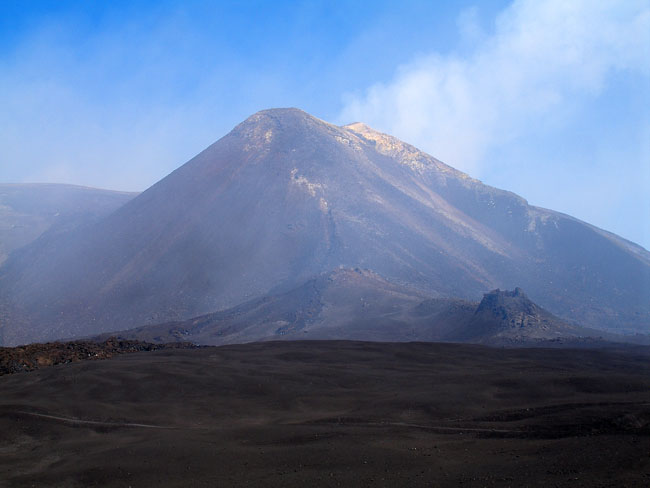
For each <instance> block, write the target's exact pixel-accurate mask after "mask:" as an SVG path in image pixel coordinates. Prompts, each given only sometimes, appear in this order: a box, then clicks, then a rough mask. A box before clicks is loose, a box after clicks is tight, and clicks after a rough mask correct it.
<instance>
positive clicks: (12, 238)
mask: <svg viewBox="0 0 650 488" xmlns="http://www.w3.org/2000/svg"><path fill="white" fill-rule="evenodd" d="M136 195H137V193H130V192H121V191H110V190H100V189H97V188H88V187H84V186H75V185H62V184H44V183H43V184H7V183H0V263H2V262H3V261H5V260H6V259H7V256H8V255H9V253H10V252H11V251H13V250H14V249H18V248H20V247H22V246H25V245H27V244H29V243H30V242H32V241H34V240H35V239H37V238H38V237H39V236H40V235H41V234H43V232H45V231H47V230H48V229H50V228H51V227H56V228H58V230H63V229H67V228H70V227H72V226H76V225H80V224H83V223H87V222H89V221H92V220H95V219H97V218H99V217H104V216H106V215H108V214H109V213H111V212H112V211H114V210H116V209H117V208H119V207H121V206H122V205H124V204H125V203H126V202H128V201H129V200H130V199H131V198H133V197H135V196H136Z"/></svg>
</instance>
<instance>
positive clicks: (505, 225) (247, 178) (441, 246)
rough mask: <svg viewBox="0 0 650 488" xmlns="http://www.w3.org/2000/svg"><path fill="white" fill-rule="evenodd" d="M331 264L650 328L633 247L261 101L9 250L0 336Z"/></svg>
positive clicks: (119, 320)
mask: <svg viewBox="0 0 650 488" xmlns="http://www.w3.org/2000/svg"><path fill="white" fill-rule="evenodd" d="M46 234H47V233H46ZM341 266H343V267H347V268H355V267H360V268H363V269H369V270H372V271H373V272H376V273H377V274H379V275H381V276H383V277H385V278H386V279H388V280H390V281H391V282H392V283H394V284H396V285H397V286H407V287H409V288H411V289H415V290H418V291H419V293H422V294H424V295H427V296H430V297H434V298H435V297H453V298H460V299H467V300H477V299H479V297H480V296H481V295H482V294H483V293H484V292H486V291H487V290H493V289H497V288H501V289H513V288H515V287H517V286H519V287H522V288H523V289H525V290H526V292H527V293H528V295H529V296H530V297H531V299H532V300H534V301H535V302H536V303H538V304H539V305H540V306H542V307H543V308H545V309H547V310H548V311H549V312H551V313H553V314H555V315H557V316H558V317H560V318H562V319H564V320H567V321H569V322H573V323H579V324H581V325H585V326H588V327H597V328H601V329H604V330H609V331H619V332H635V331H638V332H650V253H648V251H646V250H645V249H643V248H642V247H641V246H638V245H636V244H634V243H631V242H630V241H627V240H625V239H622V238H620V237H618V236H616V235H614V234H612V233H609V232H607V231H604V230H601V229H598V228H596V227H594V226H592V225H589V224H586V223H584V222H581V221H579V220H578V219H575V218H573V217H570V216H567V215H564V214H561V213H558V212H554V211H551V210H546V209H542V208H539V207H534V206H531V205H528V203H527V202H526V200H524V199H523V198H521V197H519V196H518V195H515V194H514V193H511V192H507V191H503V190H499V189H496V188H493V187H490V186H487V185H484V184H483V183H481V182H480V181H478V180H475V179H473V178H471V177H469V176H468V175H466V174H465V173H462V172H460V171H458V170H456V169H454V168H452V167H451V166H448V165H446V164H444V163H442V162H440V161H438V160H437V159H435V158H433V157H432V156H429V155H428V154H426V153H423V152H422V151H419V150H418V149H416V148H415V147H413V146H411V145H409V144H406V143H404V142H402V141H400V140H398V139H396V138H394V137H392V136H390V135H387V134H383V133H380V132H377V131H375V130H373V129H371V128H370V127H368V126H366V125H364V124H361V123H354V124H350V125H346V126H343V127H338V126H335V125H332V124H329V123H327V122H324V121H322V120H319V119H317V118H315V117H312V116H310V115H309V114H307V113H305V112H303V111H301V110H298V109H271V110H264V111H261V112H258V113H256V114H254V115H252V116H251V117H249V118H248V119H246V120H245V121H244V122H242V123H241V124H239V125H237V126H236V127H235V128H234V129H233V130H232V131H231V132H230V133H229V134H227V135H226V136H224V137H223V138H221V139H220V140H219V141H217V142H216V143H214V144H213V145H211V146H210V147H208V148H207V149H206V150H204V151H203V152H201V153H200V154H199V155H197V156H196V157H195V158H193V159H192V160H190V161H189V162H188V163H186V164H185V165H183V166H181V167H180V168H178V169H177V170H175V171H174V172H172V173H171V174H170V175H168V176H167V177H165V178H163V179H162V180H161V181H159V182H158V183H156V184H155V185H153V186H152V187H150V188H149V189H148V190H146V191H145V192H143V193H141V194H140V195H138V196H137V197H135V198H133V199H132V200H130V201H129V202H128V203H126V204H125V205H123V206H122V207H120V208H119V209H117V210H116V211H114V212H112V213H110V214H108V215H106V216H104V217H102V218H100V219H98V220H97V221H95V222H93V223H92V224H91V225H88V226H83V227H79V228H74V229H71V230H70V231H69V232H63V233H57V234H56V235H43V236H42V237H41V238H39V239H37V240H36V241H34V242H33V243H31V244H30V245H29V246H26V247H24V248H22V249H21V250H20V252H19V253H14V254H13V255H12V256H11V257H10V258H9V259H8V260H7V261H6V262H5V263H4V264H3V265H2V266H1V267H0V313H1V314H2V317H3V320H2V325H0V340H1V341H2V344H5V345H10V344H18V343H21V342H31V341H40V340H50V339H56V338H63V337H66V338H68V337H79V336H87V335H91V334H98V333H102V332H107V331H110V330H120V329H127V328H131V327H137V326H142V325H146V324H153V323H160V322H165V321H173V320H184V319H189V318H191V317H195V316H199V315H202V314H206V313H210V312H214V311H216V310H222V309H225V308H229V307H233V306H236V305H238V304H240V303H243V302H245V301H248V300H250V299H252V298H255V297H259V296H263V295H265V294H268V293H269V292H270V291H272V290H288V289H290V288H292V287H296V286H299V285H300V284H302V283H305V282H307V281H308V280H310V279H312V278H313V277H314V276H317V275H319V274H321V273H324V272H328V271H331V270H333V269H336V268H337V267H341Z"/></svg>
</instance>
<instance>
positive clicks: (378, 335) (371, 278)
mask: <svg viewBox="0 0 650 488" xmlns="http://www.w3.org/2000/svg"><path fill="white" fill-rule="evenodd" d="M609 336H610V337H608V339H610V340H614V341H616V340H619V341H620V340H623V339H624V338H622V337H615V336H614V335H613V334H610V335H609ZM111 337H114V338H117V339H121V340H139V341H146V342H157V343H168V342H174V341H176V342H185V341H189V342H192V343H195V344H200V345H223V344H237V343H245V342H254V341H269V340H304V339H319V340H323V339H352V340H374V341H385V342H391V341H392V342H412V341H427V342H432V341H433V342H438V341H446V342H471V343H482V344H492V345H510V346H530V345H540V344H541V345H549V344H554V343H549V342H548V341H554V342H556V343H557V345H561V346H564V347H566V345H567V344H568V345H581V344H582V343H585V341H586V345H594V344H596V343H597V342H598V341H594V340H593V339H594V338H598V337H599V333H598V332H597V331H594V330H588V329H585V328H581V327H577V326H574V325H570V324H567V323H566V322H564V321H563V320H561V319H559V318H557V317H555V316H554V315H552V314H550V313H549V312H547V311H546V310H544V309H543V308H540V307H539V306H537V305H536V304H535V303H533V302H532V301H530V299H528V297H527V296H526V295H525V294H524V292H523V291H522V290H521V289H519V288H517V289H515V291H513V292H510V291H501V290H494V291H491V292H489V293H486V294H485V295H484V296H483V300H482V301H481V302H480V303H475V302H469V301H466V300H459V299H451V298H429V299H427V298H426V297H424V296H423V295H422V294H421V293H419V292H417V291H416V290H413V289H409V288H406V287H398V286H396V285H394V284H392V283H389V282H388V281H386V280H385V279H383V278H381V277H380V276H378V275H376V274H375V273H372V272H371V271H368V270H360V269H358V268H357V269H355V270H349V269H337V270H335V271H332V272H329V273H325V274H323V275H321V276H319V277H317V278H315V279H312V280H309V281H308V282H307V283H305V284H303V285H301V286H299V287H297V288H295V289H292V290H290V291H287V292H284V293H278V294H274V295H268V296H265V297H262V298H259V299H254V300H251V301H250V302H247V303H244V304H242V305H238V306H237V307H234V308H231V309H228V310H224V311H221V312H216V313H211V314H206V315H203V316H200V317H195V318H193V319H190V320H185V321H180V322H169V323H163V324H158V325H148V326H143V327H137V328H134V329H130V330H125V331H118V332H109V333H106V334H103V335H100V336H99V337H96V338H95V339H100V340H107V339H109V338H111ZM586 338H592V339H591V340H587V339H586ZM558 339H562V341H558ZM600 339H601V342H602V337H601V338H600Z"/></svg>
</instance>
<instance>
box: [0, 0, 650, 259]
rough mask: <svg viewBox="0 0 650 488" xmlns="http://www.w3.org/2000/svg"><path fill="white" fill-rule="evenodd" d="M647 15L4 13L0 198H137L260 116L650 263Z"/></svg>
mask: <svg viewBox="0 0 650 488" xmlns="http://www.w3.org/2000/svg"><path fill="white" fill-rule="evenodd" d="M649 86H650V1H647V0H645V1H637V0H627V1H625V2H613V1H606V0H602V1H591V0H589V1H586V0H575V1H573V2H563V1H559V0H544V1H542V0H535V1H532V0H525V1H515V2H509V1H481V2H478V1H474V2H472V1H456V2H448V1H445V2H443V1H438V2H436V1H431V0H430V1H412V2H408V1H407V2H392V1H379V0H377V1H373V2H361V1H349V2H346V1H320V2H319V1H311V2H281V1H274V2H262V1H254V2H253V1H251V2H244V1H240V2H235V1H233V2H216V1H213V2H198V1H183V2H180V1H178V2H169V1H167V2H165V1H156V2H153V1H128V2H127V1H123V2H121V1H111V2H99V1H97V2H87V1H78V2H66V1H50V2H47V1H30V2H24V1H12V0H0V107H1V108H2V110H0V181H2V182H27V181H52V182H67V183H75V184H83V185H89V186H97V187H104V188H111V189H124V190H142V189H145V188H146V187H148V186H149V185H151V184H153V183H155V182H156V181H157V180H159V179H160V178H162V177H163V176H165V175H166V174H168V173H169V172H171V171H172V170H174V169H175V168H176V167H178V166H179V165H181V164H182V163H184V162H185V161H187V160H188V159H190V158H191V157H192V156H194V155H195V154H196V153H198V152H199V151H200V150H202V149H203V148H204V147H206V146H207V145H209V144H210V143H212V142H214V141H215V140H216V139H218V138H219V137H221V136H223V135H224V134H225V133H227V132H228V131H229V130H230V129H231V128H232V127H233V126H234V125H236V124H237V123H238V122H240V121H241V120H243V119H244V118H246V117H247V116H248V115H250V114H252V113H254V112H256V111H258V110H261V109H264V108H270V107H282V106H295V107H300V108H302V109H304V110H306V111H308V112H310V113H312V114H313V115H316V116H317V117H320V118H322V119H325V120H328V121H330V122H334V123H339V124H344V123H348V122H352V121H363V122H366V123H368V124H369V125H371V126H373V127H375V128H377V129H379V130H383V131H386V132H389V133H392V134H394V135H396V136H398V137H400V138H402V139H403V140H405V141H407V142H411V143H413V144H415V145H417V146H418V147H420V148H421V149H424V150H426V151H427V152H429V153H430V154H432V155H434V156H436V157H438V158H439V159H442V160H443V161H445V162H446V163H448V164H450V165H452V166H454V167H457V168H459V169H461V170H464V171H466V172H468V173H469V174H470V175H472V176H474V177H476V178H479V179H481V180H482V181H484V182H485V183H488V184H491V185H494V186H497V187H500V188H504V189H507V190H511V191H514V192H516V193H518V194H520V195H522V196H523V197H525V198H527V199H528V200H529V202H530V203H532V204H534V205H539V206H544V207H548V208H552V209H554V210H558V211H561V212H565V213H568V214H571V215H574V216H576V217H578V218H581V219H583V220H586V221H587V222H590V223H592V224H595V225H597V226H599V227H603V228H605V229H607V230H610V231H613V232H616V233H618V234H620V235H622V236H623V237H626V238H628V239H630V240H632V241H634V242H637V243H639V244H641V245H643V246H644V247H646V249H647V248H650V115H649V114H650V88H648V87H649Z"/></svg>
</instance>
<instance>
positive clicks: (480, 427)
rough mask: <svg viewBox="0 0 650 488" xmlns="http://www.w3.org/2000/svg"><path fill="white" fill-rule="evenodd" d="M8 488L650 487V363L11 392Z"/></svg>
mask: <svg viewBox="0 0 650 488" xmlns="http://www.w3.org/2000/svg"><path fill="white" fill-rule="evenodd" d="M0 391H2V395H1V396H0V485H1V486H6V487H31V486H66V487H68V486H70V487H75V486H79V487H88V486H115V487H118V486H119V487H126V486H132V487H150V486H162V487H172V486H177V487H180V486H183V487H185V486H278V487H285V486H288V487H291V486H295V487H304V486H368V487H371V486H372V487H374V486H414V487H418V486H441V487H447V486H448V487H456V486H469V487H486V486H488V487H490V486H500V487H508V486H510V487H524V486H530V487H548V486H568V487H578V486H580V487H624V486H627V487H647V486H648V485H650V350H649V349H648V348H642V347H636V348H632V347H626V348H619V349H609V350H599V351H595V350H567V349H564V350H551V349H499V348H488V347H484V346H474V345H457V344H432V343H399V344H388V343H362V342H341V341H331V342H329V341H326V342H318V341H316V342H300V341H293V342H269V343H256V344H247V345H236V346H224V347H218V348H213V347H209V348H201V349H195V350H164V351H154V352H146V353H135V354H127V355H121V356H118V357H115V358H113V359H110V360H107V361H85V362H79V363H75V364H66V365H59V366H53V367H49V368H46V369H42V370H38V371H33V372H30V373H26V374H15V375H6V376H3V377H0Z"/></svg>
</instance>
